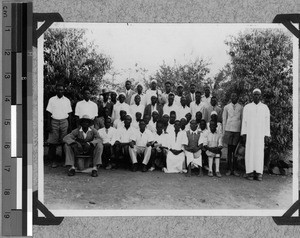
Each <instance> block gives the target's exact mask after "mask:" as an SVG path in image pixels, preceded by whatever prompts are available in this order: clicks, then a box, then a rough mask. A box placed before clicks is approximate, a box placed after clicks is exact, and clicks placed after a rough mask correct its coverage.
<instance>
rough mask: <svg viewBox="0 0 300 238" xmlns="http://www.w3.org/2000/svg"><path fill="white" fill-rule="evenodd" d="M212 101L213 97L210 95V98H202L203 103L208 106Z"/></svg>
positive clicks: (203, 96)
mask: <svg viewBox="0 0 300 238" xmlns="http://www.w3.org/2000/svg"><path fill="white" fill-rule="evenodd" d="M210 99H211V95H209V97H208V98H207V97H206V96H205V95H202V96H201V102H203V103H204V104H205V105H207V106H209V105H210Z"/></svg>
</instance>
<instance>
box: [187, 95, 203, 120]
mask: <svg viewBox="0 0 300 238" xmlns="http://www.w3.org/2000/svg"><path fill="white" fill-rule="evenodd" d="M195 95H196V98H195V101H194V102H191V104H190V108H191V113H192V119H195V118H196V113H197V112H199V111H200V112H201V113H202V115H203V111H204V108H205V103H204V102H201V92H200V91H197V92H196V93H195Z"/></svg>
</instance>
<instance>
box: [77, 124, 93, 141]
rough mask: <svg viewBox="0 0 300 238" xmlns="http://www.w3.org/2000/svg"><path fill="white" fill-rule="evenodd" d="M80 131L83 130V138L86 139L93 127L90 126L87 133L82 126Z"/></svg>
mask: <svg viewBox="0 0 300 238" xmlns="http://www.w3.org/2000/svg"><path fill="white" fill-rule="evenodd" d="M79 131H82V134H83V138H84V139H86V137H87V133H88V132H89V131H92V129H91V128H88V130H87V131H86V133H85V132H84V131H83V130H82V127H81V128H80V129H79Z"/></svg>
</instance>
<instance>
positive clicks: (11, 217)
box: [2, 2, 32, 236]
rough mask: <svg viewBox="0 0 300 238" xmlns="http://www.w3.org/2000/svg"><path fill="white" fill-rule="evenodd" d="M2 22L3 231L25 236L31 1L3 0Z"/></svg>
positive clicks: (28, 217) (7, 233) (28, 175)
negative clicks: (8, 0) (4, 0)
mask: <svg viewBox="0 0 300 238" xmlns="http://www.w3.org/2000/svg"><path fill="white" fill-rule="evenodd" d="M2 24H3V25H2V64H3V65H2V95H3V96H2V105H3V107H2V122H3V124H2V142H3V143H2V144H3V145H2V146H3V147H2V169H3V170H2V235H4V236H27V235H29V234H31V233H32V231H31V230H30V229H28V224H29V222H30V223H31V219H30V215H29V213H28V209H29V211H31V206H32V205H31V199H30V198H31V196H32V195H31V194H29V193H28V184H29V183H28V181H30V180H31V179H28V178H30V177H32V174H28V168H29V167H28V155H29V153H28V151H30V149H29V147H28V144H27V143H28V141H30V140H31V139H30V138H29V137H28V118H27V115H30V114H31V113H32V111H31V112H29V110H28V109H30V110H31V107H28V105H29V104H30V102H29V100H28V98H27V92H28V91H29V92H30V93H32V91H31V90H30V88H31V85H32V84H31V85H28V75H29V76H30V77H31V75H32V74H31V71H32V70H31V68H32V27H31V25H32V3H27V2H26V3H22V2H18V3H14V2H3V3H2ZM28 112H29V113H28ZM30 129H31V128H30ZM28 149H29V150H28ZM30 152H31V151H30ZM30 185H31V181H30Z"/></svg>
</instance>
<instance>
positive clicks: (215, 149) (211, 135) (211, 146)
mask: <svg viewBox="0 0 300 238" xmlns="http://www.w3.org/2000/svg"><path fill="white" fill-rule="evenodd" d="M209 127H210V131H209V132H208V133H207V135H206V136H205V137H204V138H203V146H204V149H205V150H206V154H207V156H208V168H209V170H208V176H209V177H213V171H212V166H213V160H214V159H215V166H216V171H215V172H216V176H217V177H218V178H221V177H222V175H221V173H220V171H219V167H220V157H221V149H222V147H223V146H222V134H220V133H217V131H216V129H217V123H216V122H215V121H210V123H209Z"/></svg>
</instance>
